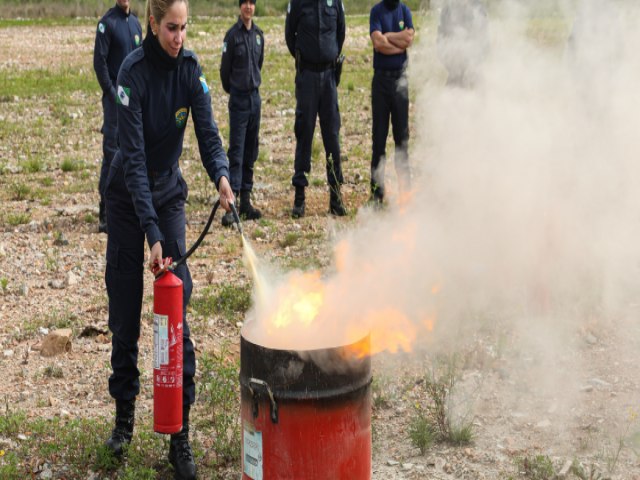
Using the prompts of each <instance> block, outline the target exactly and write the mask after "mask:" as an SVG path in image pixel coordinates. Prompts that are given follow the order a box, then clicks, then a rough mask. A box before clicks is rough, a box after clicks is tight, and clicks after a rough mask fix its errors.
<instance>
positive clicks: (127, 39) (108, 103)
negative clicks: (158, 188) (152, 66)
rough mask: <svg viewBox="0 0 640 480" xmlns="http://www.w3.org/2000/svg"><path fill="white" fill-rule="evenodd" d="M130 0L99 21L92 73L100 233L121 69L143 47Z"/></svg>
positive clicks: (119, 1) (121, 0)
mask: <svg viewBox="0 0 640 480" xmlns="http://www.w3.org/2000/svg"><path fill="white" fill-rule="evenodd" d="M130 3H131V2H130V1H129V0H116V4H115V6H114V7H112V8H110V9H109V10H108V11H107V13H105V14H104V16H103V17H102V18H101V19H100V22H99V23H98V29H97V31H96V41H95V47H94V49H93V69H94V70H95V72H96V76H97V77H98V83H99V84H100V88H101V89H102V113H103V121H102V129H101V132H102V167H101V168H100V180H99V183H98V190H99V191H100V210H99V215H98V221H99V223H98V231H99V232H101V233H107V216H106V213H105V207H104V182H105V180H106V179H107V175H108V173H109V167H110V166H111V161H112V160H113V156H114V155H115V153H116V150H117V149H118V118H117V115H116V79H117V78H118V70H120V65H121V64H122V61H123V60H124V59H125V57H126V56H127V55H129V53H131V52H132V51H133V50H134V49H135V48H138V47H139V46H140V42H141V41H142V27H141V26H140V22H139V21H138V17H136V16H135V15H134V14H133V13H131V6H130Z"/></svg>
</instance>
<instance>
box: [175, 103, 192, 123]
mask: <svg viewBox="0 0 640 480" xmlns="http://www.w3.org/2000/svg"><path fill="white" fill-rule="evenodd" d="M188 116H189V112H188V110H187V109H186V108H184V107H183V108H181V109H180V110H178V111H177V112H176V127H178V128H183V127H184V126H185V124H186V123H187V117H188Z"/></svg>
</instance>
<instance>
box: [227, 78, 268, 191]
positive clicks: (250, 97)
mask: <svg viewBox="0 0 640 480" xmlns="http://www.w3.org/2000/svg"><path fill="white" fill-rule="evenodd" d="M261 106H262V100H261V99H260V93H259V92H258V90H254V91H253V92H252V93H249V94H245V95H243V94H234V93H233V92H232V93H231V95H230V96H229V150H228V151H227V156H228V157H229V174H230V175H231V179H230V180H231V189H232V190H233V191H234V192H239V191H240V190H248V191H251V190H252V189H253V167H254V165H255V164H256V159H257V158H258V135H259V133H260V109H261Z"/></svg>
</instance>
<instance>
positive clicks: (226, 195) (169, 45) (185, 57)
mask: <svg viewBox="0 0 640 480" xmlns="http://www.w3.org/2000/svg"><path fill="white" fill-rule="evenodd" d="M187 16H188V7H187V0H147V19H148V20H147V32H146V36H145V39H144V41H143V43H142V48H140V49H137V50H135V51H133V52H132V53H131V54H130V55H129V56H128V57H127V58H126V59H125V61H124V62H123V64H122V67H121V68H120V73H119V75H118V80H117V95H118V134H119V140H120V148H119V150H118V151H117V153H116V155H115V157H114V159H113V162H112V164H111V168H110V171H109V176H108V178H107V182H106V190H105V193H106V201H107V224H108V229H109V237H108V241H107V267H106V273H105V282H106V285H107V293H108V295H109V329H110V330H111V332H112V334H113V338H112V347H113V350H112V353H111V367H112V370H113V373H112V374H111V376H110V377H109V393H110V394H111V396H112V397H113V398H114V399H115V400H116V420H115V428H114V430H113V433H112V435H111V437H110V438H109V440H108V441H107V446H108V447H110V448H111V449H112V450H113V452H114V453H116V454H118V455H119V454H121V453H122V447H123V446H125V445H127V444H128V443H129V442H130V441H131V437H132V434H133V424H134V409H135V398H136V396H137V394H138V393H139V390H140V382H139V376H140V372H139V370H138V368H137V360H138V337H139V335H140V314H141V306H142V295H143V261H144V256H145V255H144V250H145V249H144V242H145V237H146V241H147V244H148V245H149V248H150V256H149V261H148V267H149V269H150V270H152V271H155V270H157V269H159V270H162V269H164V268H165V267H166V266H167V265H168V257H172V258H178V257H181V256H182V255H183V254H184V253H185V251H186V246H185V229H186V218H185V201H186V198H187V185H186V183H185V181H184V179H183V178H182V174H181V172H180V168H179V165H178V160H179V158H180V155H181V153H182V144H183V139H184V132H185V126H186V123H187V119H188V116H189V111H191V113H192V115H193V125H194V128H195V132H196V137H197V139H198V146H199V149H200V157H201V159H202V163H203V165H204V167H205V169H206V171H207V173H208V175H209V177H210V178H211V180H212V181H213V182H214V183H215V185H216V186H217V188H218V191H219V192H220V203H221V205H222V207H223V208H224V209H225V210H227V211H228V210H229V208H230V206H229V205H230V203H231V202H233V201H234V197H233V191H232V190H231V186H230V185H229V181H228V178H229V166H228V161H227V157H226V155H225V153H224V150H223V149H222V142H221V140H220V136H219V132H218V127H217V126H216V124H215V122H214V120H213V112H212V108H211V97H210V95H209V88H208V86H207V83H206V79H205V77H204V75H203V74H202V69H201V68H200V65H199V63H198V60H197V58H196V56H195V54H194V53H193V52H191V51H189V50H186V49H185V48H184V46H183V42H184V39H185V37H186V28H187ZM174 273H175V274H176V275H177V276H178V277H179V278H180V279H181V280H182V281H183V283H184V294H183V295H184V298H183V300H184V313H183V315H185V317H186V309H187V305H188V304H189V298H190V297H191V290H192V282H191V275H190V273H189V269H188V268H187V266H186V264H182V265H180V266H179V267H177V268H176V269H175V271H174ZM183 353H184V364H183V365H184V366H183V372H184V376H183V428H182V431H181V432H180V433H178V434H175V435H171V447H170V450H169V460H170V462H171V464H172V465H173V466H174V468H175V470H176V478H180V479H192V478H195V471H196V467H195V462H194V459H193V454H192V451H191V447H190V445H189V411H190V406H191V404H193V402H194V400H195V391H196V388H195V383H194V379H193V377H194V374H195V367H196V362H195V352H194V347H193V343H192V341H191V339H190V333H189V326H188V324H187V322H186V318H184V319H183Z"/></svg>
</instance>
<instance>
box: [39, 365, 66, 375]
mask: <svg viewBox="0 0 640 480" xmlns="http://www.w3.org/2000/svg"><path fill="white" fill-rule="evenodd" d="M43 375H44V376H45V377H48V378H62V377H64V370H62V367H58V366H56V365H47V367H45V369H44V372H43Z"/></svg>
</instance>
